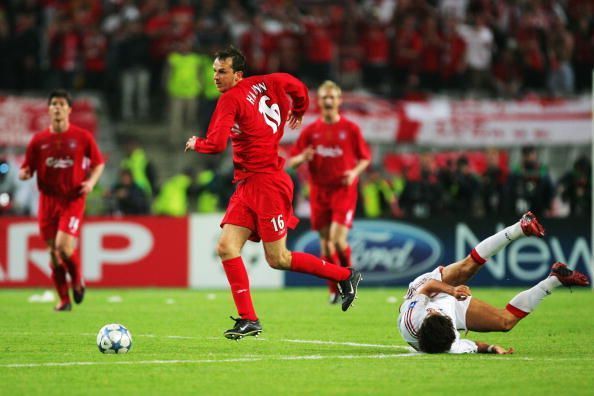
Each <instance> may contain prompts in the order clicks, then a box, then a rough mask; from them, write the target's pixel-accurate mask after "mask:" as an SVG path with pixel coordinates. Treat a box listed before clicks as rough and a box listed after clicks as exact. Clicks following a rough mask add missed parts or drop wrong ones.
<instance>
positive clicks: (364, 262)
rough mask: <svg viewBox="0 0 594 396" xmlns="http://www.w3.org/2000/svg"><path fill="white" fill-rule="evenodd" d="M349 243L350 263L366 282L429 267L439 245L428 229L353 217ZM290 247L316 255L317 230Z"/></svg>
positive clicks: (404, 277) (410, 274) (439, 251)
mask: <svg viewBox="0 0 594 396" xmlns="http://www.w3.org/2000/svg"><path fill="white" fill-rule="evenodd" d="M349 243H350V245H351V249H352V259H353V263H354V265H355V267H356V268H357V269H358V270H361V271H363V272H364V273H365V281H366V283H367V282H369V283H391V282H394V281H398V280H410V281H412V280H413V279H414V278H415V277H416V276H418V275H419V274H422V273H424V272H428V271H431V270H433V268H435V267H436V266H437V263H438V261H439V259H440V258H441V255H442V245H441V243H440V241H439V240H438V239H437V238H436V237H435V236H434V235H433V234H432V233H430V232H427V231H425V230H424V229H422V228H419V227H416V226H413V225H410V224H406V223H401V222H394V221H381V220H377V221H376V220H359V221H355V223H354V226H353V229H352V230H351V232H350V233H349ZM294 249H295V250H296V251H303V252H307V253H311V254H315V255H319V253H320V242H319V237H318V234H317V232H314V231H309V232H307V233H305V234H304V235H302V236H301V237H300V238H299V239H297V240H296V241H295V246H294Z"/></svg>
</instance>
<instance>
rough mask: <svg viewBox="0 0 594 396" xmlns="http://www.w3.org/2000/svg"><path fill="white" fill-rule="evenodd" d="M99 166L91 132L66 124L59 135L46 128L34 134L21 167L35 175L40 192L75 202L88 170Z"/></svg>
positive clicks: (101, 158)
mask: <svg viewBox="0 0 594 396" xmlns="http://www.w3.org/2000/svg"><path fill="white" fill-rule="evenodd" d="M85 158H88V159H89V160H90V161H87V160H85ZM102 163H103V157H102V156H101V152H100V151H99V148H98V147H97V144H96V143H95V140H94V139H93V136H92V135H91V133H90V132H88V131H86V130H84V129H81V128H79V127H77V126H75V125H72V124H70V128H68V130H67V131H65V132H62V133H55V132H50V130H49V128H47V129H45V130H43V131H41V132H39V133H37V134H35V135H34V136H33V138H32V139H31V141H30V142H29V145H28V146H27V152H26V154H25V161H24V162H23V165H21V168H24V167H29V169H31V173H32V174H33V173H37V186H38V187H39V191H41V193H43V194H46V195H51V196H54V197H58V198H65V199H75V198H77V197H79V196H80V194H79V189H80V186H81V183H82V182H83V181H84V180H86V177H87V172H88V170H89V169H90V168H94V167H95V166H97V165H100V164H102Z"/></svg>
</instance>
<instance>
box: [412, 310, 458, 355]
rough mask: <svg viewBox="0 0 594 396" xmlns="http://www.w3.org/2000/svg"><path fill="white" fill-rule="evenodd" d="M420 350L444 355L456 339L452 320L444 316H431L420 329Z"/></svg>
mask: <svg viewBox="0 0 594 396" xmlns="http://www.w3.org/2000/svg"><path fill="white" fill-rule="evenodd" d="M418 336H419V348H420V349H421V351H423V352H426V353H444V352H447V351H449V350H450V348H451V347H452V343H453V342H454V340H455V339H456V333H455V332H454V325H453V324H452V319H450V318H449V317H447V316H444V315H429V316H427V317H426V318H425V320H423V324H422V325H421V328H420V329H419V333H418Z"/></svg>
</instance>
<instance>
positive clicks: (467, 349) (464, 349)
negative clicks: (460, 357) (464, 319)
mask: <svg viewBox="0 0 594 396" xmlns="http://www.w3.org/2000/svg"><path fill="white" fill-rule="evenodd" d="M477 352H478V346H477V345H476V342H474V341H471V340H465V339H462V338H458V337H456V341H454V343H453V344H452V347H451V348H450V350H449V352H448V353H454V354H461V353H477Z"/></svg>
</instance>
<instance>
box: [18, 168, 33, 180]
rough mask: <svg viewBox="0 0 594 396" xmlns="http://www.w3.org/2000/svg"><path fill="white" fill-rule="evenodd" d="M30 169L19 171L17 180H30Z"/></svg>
mask: <svg viewBox="0 0 594 396" xmlns="http://www.w3.org/2000/svg"><path fill="white" fill-rule="evenodd" d="M31 176H32V175H31V168H29V167H28V166H27V167H25V168H21V169H19V179H21V180H29V179H30V178H31Z"/></svg>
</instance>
